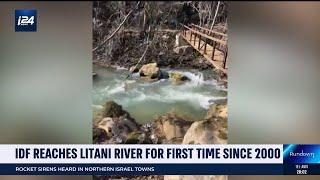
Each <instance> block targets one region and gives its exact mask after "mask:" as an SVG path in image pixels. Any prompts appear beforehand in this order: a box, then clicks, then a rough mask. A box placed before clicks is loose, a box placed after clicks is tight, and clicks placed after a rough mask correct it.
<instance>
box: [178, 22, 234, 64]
mask: <svg viewBox="0 0 320 180" xmlns="http://www.w3.org/2000/svg"><path fill="white" fill-rule="evenodd" d="M181 26H182V35H183V36H184V37H185V38H187V33H188V34H189V33H190V37H188V38H189V39H187V40H188V41H189V43H190V44H191V43H193V46H194V47H195V48H197V49H198V50H199V51H201V49H202V48H204V49H203V52H204V54H207V53H208V52H207V45H210V46H212V52H210V53H211V56H210V57H211V60H213V61H215V60H214V53H215V51H216V50H219V51H221V52H222V53H223V55H224V58H223V65H222V68H223V69H225V68H226V63H227V57H228V46H227V42H226V41H223V40H221V39H218V38H216V37H213V35H212V34H213V33H217V32H213V31H206V32H208V33H209V34H206V33H205V32H200V31H199V29H200V28H199V27H200V26H198V27H196V26H197V25H196V26H195V25H193V26H192V27H188V26H186V25H184V24H181ZM202 30H206V28H202ZM210 33H211V34H210ZM222 34H223V33H221V34H220V36H223V37H227V36H226V35H225V34H223V35H222ZM196 39H198V44H197V45H196ZM201 42H204V44H202V46H201Z"/></svg>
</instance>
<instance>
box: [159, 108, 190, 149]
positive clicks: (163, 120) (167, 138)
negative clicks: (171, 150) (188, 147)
mask: <svg viewBox="0 0 320 180" xmlns="http://www.w3.org/2000/svg"><path fill="white" fill-rule="evenodd" d="M155 123H156V130H155V131H156V133H155V136H157V138H159V139H162V140H163V143H181V142H182V139H183V137H184V135H185V133H186V132H187V130H188V128H189V127H190V125H191V124H192V121H189V120H186V119H183V118H181V117H179V116H177V115H174V114H170V113H169V114H167V115H164V116H160V117H159V118H158V119H156V120H155Z"/></svg>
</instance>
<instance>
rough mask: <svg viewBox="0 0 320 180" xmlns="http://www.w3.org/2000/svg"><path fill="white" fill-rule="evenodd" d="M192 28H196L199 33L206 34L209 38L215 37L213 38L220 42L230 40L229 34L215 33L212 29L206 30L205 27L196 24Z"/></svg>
mask: <svg viewBox="0 0 320 180" xmlns="http://www.w3.org/2000/svg"><path fill="white" fill-rule="evenodd" d="M191 26H192V27H195V28H196V29H197V30H198V31H200V32H202V33H204V34H207V35H209V36H213V37H216V38H218V39H220V40H224V39H225V40H226V39H227V38H228V35H227V34H224V33H222V32H218V31H215V30H212V29H208V28H205V27H201V26H199V25H196V24H191Z"/></svg>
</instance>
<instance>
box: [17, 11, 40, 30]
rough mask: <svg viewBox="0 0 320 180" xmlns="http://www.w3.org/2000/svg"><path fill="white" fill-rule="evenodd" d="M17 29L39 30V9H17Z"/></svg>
mask: <svg viewBox="0 0 320 180" xmlns="http://www.w3.org/2000/svg"><path fill="white" fill-rule="evenodd" d="M15 31H16V32H36V31H37V10H35V9H18V10H15Z"/></svg>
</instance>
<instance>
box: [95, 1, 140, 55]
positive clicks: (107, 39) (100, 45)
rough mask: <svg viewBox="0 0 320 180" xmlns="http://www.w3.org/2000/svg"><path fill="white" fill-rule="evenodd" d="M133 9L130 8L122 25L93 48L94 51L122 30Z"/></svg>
mask: <svg viewBox="0 0 320 180" xmlns="http://www.w3.org/2000/svg"><path fill="white" fill-rule="evenodd" d="M139 4H140V1H139V2H138V3H137V5H136V6H135V7H138V6H139ZM132 12H133V9H132V10H130V12H129V13H128V14H127V15H126V16H125V17H124V20H123V21H122V22H121V23H120V25H119V26H118V27H117V29H116V30H115V31H114V32H113V33H112V34H111V35H110V36H109V37H108V38H107V39H105V40H104V41H103V42H102V43H100V44H99V45H98V46H97V47H96V48H94V49H93V50H92V52H94V51H96V50H97V49H99V48H100V47H101V46H103V45H104V44H106V43H107V42H108V41H109V40H110V39H112V38H113V36H114V35H115V34H116V33H117V32H118V31H119V30H120V28H121V27H122V26H123V24H124V23H125V22H126V21H127V19H128V17H129V16H130V15H131V14H132Z"/></svg>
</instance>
